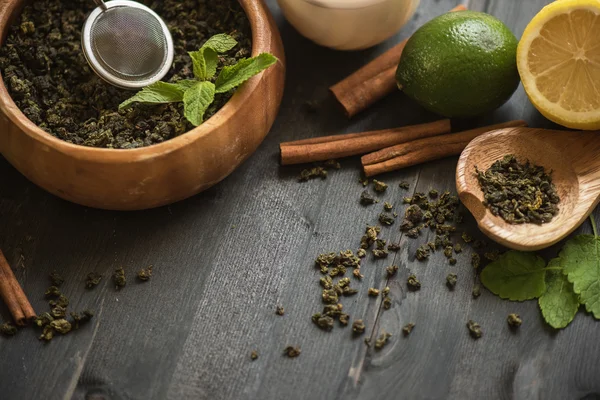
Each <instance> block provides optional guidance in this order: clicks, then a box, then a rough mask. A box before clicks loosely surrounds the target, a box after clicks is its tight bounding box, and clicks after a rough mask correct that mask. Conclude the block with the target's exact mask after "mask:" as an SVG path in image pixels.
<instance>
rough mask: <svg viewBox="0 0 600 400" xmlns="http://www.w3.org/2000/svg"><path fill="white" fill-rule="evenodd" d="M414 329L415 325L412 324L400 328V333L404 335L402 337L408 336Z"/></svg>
mask: <svg viewBox="0 0 600 400" xmlns="http://www.w3.org/2000/svg"><path fill="white" fill-rule="evenodd" d="M414 327H415V324H413V323H412V322H410V323H408V324H406V325H404V327H403V328H402V333H403V334H404V336H408V335H410V333H411V332H412V330H413V329H414Z"/></svg>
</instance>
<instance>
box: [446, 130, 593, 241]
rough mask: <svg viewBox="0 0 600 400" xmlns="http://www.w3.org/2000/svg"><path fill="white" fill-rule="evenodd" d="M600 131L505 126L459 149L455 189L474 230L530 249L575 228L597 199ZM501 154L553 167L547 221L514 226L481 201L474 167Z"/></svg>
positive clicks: (486, 165)
mask: <svg viewBox="0 0 600 400" xmlns="http://www.w3.org/2000/svg"><path fill="white" fill-rule="evenodd" d="M598 135H600V132H570V131H565V130H561V131H557V130H548V129H534V128H508V129H501V130H497V131H493V132H489V133H486V134H484V135H482V136H480V137H478V138H477V139H475V140H473V141H472V142H471V143H469V145H468V146H467V148H466V149H465V150H464V152H463V153H462V155H461V156H460V158H459V160H458V166H457V168H456V189H457V191H458V195H459V196H460V198H461V200H462V202H463V204H464V205H465V206H466V207H467V208H468V209H469V210H470V211H471V213H472V214H473V215H474V216H475V219H476V220H477V223H478V226H479V229H481V231H482V232H483V233H485V234H486V235H487V236H489V237H490V238H492V239H493V240H494V241H496V242H498V243H500V244H502V245H504V246H506V247H510V248H513V249H517V250H523V251H534V250H540V249H543V248H546V247H548V246H551V245H553V244H555V243H557V242H559V241H561V240H562V239H564V238H565V237H567V236H568V235H569V234H570V233H571V232H573V231H574V230H575V229H577V228H578V227H579V226H580V225H581V224H582V223H583V221H585V219H586V218H587V217H588V216H589V215H590V214H591V213H592V211H594V209H595V208H596V206H597V205H598V202H600V160H598V156H597V155H598V154H599V153H600V140H599V136H598ZM506 154H514V155H515V156H516V157H517V159H518V160H520V161H521V162H526V161H528V160H529V161H531V162H532V163H533V164H535V165H540V166H543V167H544V168H546V169H547V170H549V171H552V182H553V183H554V185H556V190H557V192H558V195H559V196H560V199H561V201H560V204H559V207H560V208H559V212H558V214H557V215H556V216H555V217H554V218H553V219H552V221H550V222H549V223H547V224H544V225H541V226H536V225H532V224H521V225H514V224H509V223H507V222H505V221H504V220H503V219H502V218H500V217H496V216H494V215H492V213H490V212H489V210H488V209H487V208H486V207H485V206H484V205H483V203H482V202H483V200H484V199H483V192H482V191H481V188H480V186H479V183H478V181H477V177H476V175H475V172H474V171H475V167H477V168H479V169H480V170H481V171H486V170H487V169H488V168H489V167H490V166H491V165H492V163H494V162H495V161H496V160H499V159H501V158H502V157H504V155H506Z"/></svg>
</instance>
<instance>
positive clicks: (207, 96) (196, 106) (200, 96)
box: [183, 81, 215, 126]
mask: <svg viewBox="0 0 600 400" xmlns="http://www.w3.org/2000/svg"><path fill="white" fill-rule="evenodd" d="M214 99H215V85H214V84H213V83H212V82H208V81H204V82H197V83H196V84H195V85H194V86H192V87H191V88H189V89H188V90H187V91H186V92H185V94H184V95H183V106H184V114H185V117H186V118H187V119H188V121H190V122H191V123H192V124H193V125H195V126H198V125H200V124H201V123H202V122H203V121H204V113H205V112H206V109H207V108H208V106H210V105H211V104H212V102H213V100H214Z"/></svg>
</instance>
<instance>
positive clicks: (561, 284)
mask: <svg viewBox="0 0 600 400" xmlns="http://www.w3.org/2000/svg"><path fill="white" fill-rule="evenodd" d="M548 267H549V268H555V267H556V268H560V259H558V258H554V259H552V260H550V262H549V263H548ZM538 304H539V305H540V310H542V315H543V316H544V319H545V320H546V322H547V323H548V325H550V326H551V327H553V328H555V329H561V328H564V327H566V326H567V325H569V324H570V323H571V321H573V318H575V314H577V310H578V309H579V297H578V296H577V294H575V292H574V291H573V285H572V284H571V282H569V281H568V279H567V277H566V275H564V274H563V271H559V270H549V271H548V272H546V293H544V294H543V295H542V297H540V299H539V300H538Z"/></svg>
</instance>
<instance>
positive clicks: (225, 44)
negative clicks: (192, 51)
mask: <svg viewBox="0 0 600 400" xmlns="http://www.w3.org/2000/svg"><path fill="white" fill-rule="evenodd" d="M237 43H238V42H237V41H236V40H235V39H234V38H232V37H231V36H229V35H227V34H225V33H221V34H218V35H215V36H213V37H211V38H210V39H208V40H207V41H206V43H204V45H202V47H203V48H206V47H208V48H210V49H213V50H214V51H216V52H217V53H226V52H228V51H229V50H231V49H233V48H234V47H235V46H236V45H237Z"/></svg>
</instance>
